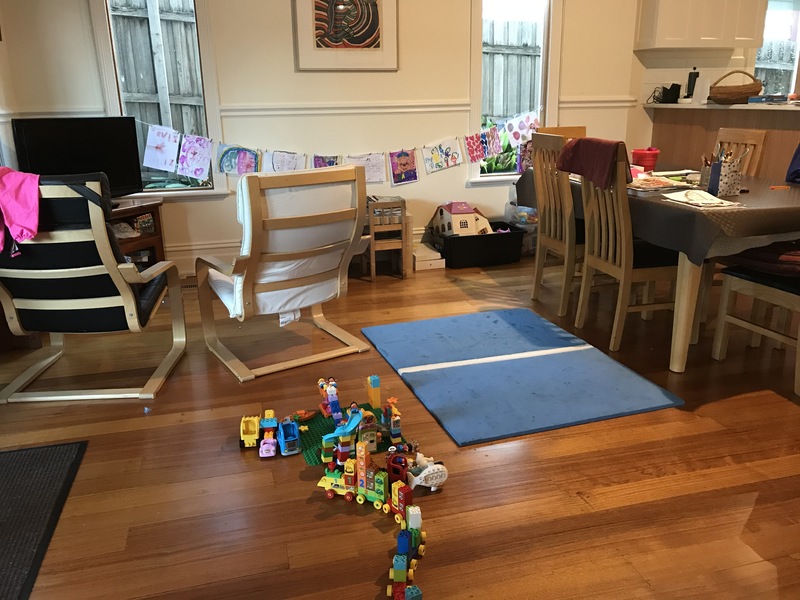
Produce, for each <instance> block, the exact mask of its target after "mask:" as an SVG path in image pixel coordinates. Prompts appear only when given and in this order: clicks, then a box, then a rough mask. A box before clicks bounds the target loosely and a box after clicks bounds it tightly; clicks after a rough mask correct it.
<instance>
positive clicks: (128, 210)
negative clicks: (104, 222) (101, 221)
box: [109, 198, 164, 266]
mask: <svg viewBox="0 0 800 600" xmlns="http://www.w3.org/2000/svg"><path fill="white" fill-rule="evenodd" d="M161 204H162V200H161V198H142V199H139V198H135V199H121V200H119V201H115V203H114V208H113V209H112V210H111V219H110V220H109V222H110V223H111V225H112V226H113V225H114V224H115V223H127V224H128V225H130V226H131V227H132V228H133V229H136V228H137V226H136V223H137V219H140V222H146V223H147V224H146V226H145V225H144V224H143V225H142V226H140V227H139V235H138V236H136V237H131V238H124V237H117V244H119V247H120V250H122V253H123V254H125V255H126V256H130V257H131V259H132V260H133V261H134V262H138V263H142V264H143V265H144V266H150V265H153V264H155V263H157V262H158V261H161V260H164V240H163V237H162V229H161ZM147 215H150V217H151V219H147V218H146V217H147ZM142 218H144V219H143V220H141V219H142Z"/></svg>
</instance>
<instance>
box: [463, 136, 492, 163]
mask: <svg viewBox="0 0 800 600" xmlns="http://www.w3.org/2000/svg"><path fill="white" fill-rule="evenodd" d="M464 144H465V145H466V147H467V159H468V160H469V162H471V163H475V162H479V161H481V160H483V159H484V158H486V156H487V155H486V151H487V149H488V144H487V141H486V134H485V132H482V133H473V134H472V135H468V136H465V137H464Z"/></svg>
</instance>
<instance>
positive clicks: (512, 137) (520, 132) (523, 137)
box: [505, 112, 539, 148]
mask: <svg viewBox="0 0 800 600" xmlns="http://www.w3.org/2000/svg"><path fill="white" fill-rule="evenodd" d="M538 128H539V119H538V118H537V117H536V113H534V112H527V113H522V114H521V115H515V116H513V117H511V118H510V119H509V120H508V121H506V123H505V130H506V135H507V136H508V143H509V144H511V147H512V148H516V147H517V146H519V145H520V144H522V143H523V142H527V141H528V140H529V139H531V135H532V134H533V133H535V132H536V130H537V129H538Z"/></svg>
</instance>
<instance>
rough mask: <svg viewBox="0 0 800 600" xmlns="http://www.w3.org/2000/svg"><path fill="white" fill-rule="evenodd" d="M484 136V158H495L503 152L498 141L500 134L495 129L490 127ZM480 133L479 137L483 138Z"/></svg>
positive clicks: (501, 143) (501, 145)
mask: <svg viewBox="0 0 800 600" xmlns="http://www.w3.org/2000/svg"><path fill="white" fill-rule="evenodd" d="M483 133H485V134H486V156H496V155H497V154H500V153H501V152H502V151H503V142H501V141H500V132H499V131H498V130H497V127H490V128H489V129H487V130H486V131H485V132H483ZM483 133H481V137H483Z"/></svg>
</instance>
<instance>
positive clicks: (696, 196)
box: [664, 190, 741, 208]
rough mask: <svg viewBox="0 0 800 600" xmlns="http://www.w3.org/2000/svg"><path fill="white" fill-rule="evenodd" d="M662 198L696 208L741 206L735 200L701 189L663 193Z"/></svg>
mask: <svg viewBox="0 0 800 600" xmlns="http://www.w3.org/2000/svg"><path fill="white" fill-rule="evenodd" d="M664 198H666V199H667V200H671V201H672V202H680V203H681V204H688V205H690V206H694V207H697V208H731V207H734V206H741V203H739V202H736V201H735V200H723V199H722V198H717V197H716V196H712V195H711V194H709V193H708V192H704V191H702V190H686V191H685V192H670V193H665V194H664Z"/></svg>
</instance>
